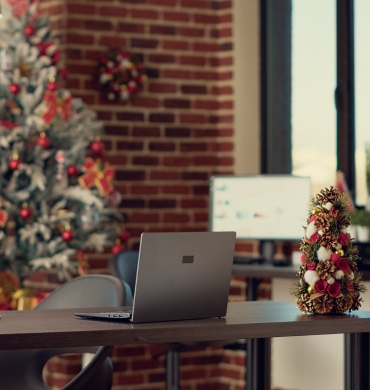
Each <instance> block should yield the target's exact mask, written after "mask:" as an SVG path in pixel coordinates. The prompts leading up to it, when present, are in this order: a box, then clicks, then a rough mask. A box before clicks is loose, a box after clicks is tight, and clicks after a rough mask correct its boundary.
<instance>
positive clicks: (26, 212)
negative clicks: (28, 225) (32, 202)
mask: <svg viewBox="0 0 370 390" xmlns="http://www.w3.org/2000/svg"><path fill="white" fill-rule="evenodd" d="M19 216H20V217H21V218H22V219H24V220H25V221H26V220H27V219H30V218H31V217H32V211H31V209H30V208H29V207H28V206H27V205H23V206H22V209H21V210H20V211H19Z"/></svg>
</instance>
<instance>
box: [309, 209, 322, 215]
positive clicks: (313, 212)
mask: <svg viewBox="0 0 370 390" xmlns="http://www.w3.org/2000/svg"><path fill="white" fill-rule="evenodd" d="M320 212H321V208H320V207H314V208H313V209H312V212H311V214H312V215H317V214H320Z"/></svg>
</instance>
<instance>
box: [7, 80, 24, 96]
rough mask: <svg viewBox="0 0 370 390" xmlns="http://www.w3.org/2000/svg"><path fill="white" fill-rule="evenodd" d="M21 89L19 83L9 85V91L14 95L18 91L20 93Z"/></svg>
mask: <svg viewBox="0 0 370 390" xmlns="http://www.w3.org/2000/svg"><path fill="white" fill-rule="evenodd" d="M20 90H21V87H20V86H19V85H18V84H15V83H13V84H10V86H9V92H10V93H12V94H13V95H16V94H17V93H19V92H20Z"/></svg>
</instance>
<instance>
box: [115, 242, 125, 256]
mask: <svg viewBox="0 0 370 390" xmlns="http://www.w3.org/2000/svg"><path fill="white" fill-rule="evenodd" d="M124 250H125V246H124V245H123V244H121V243H118V244H114V245H113V246H112V253H113V254H114V255H118V253H121V252H124Z"/></svg>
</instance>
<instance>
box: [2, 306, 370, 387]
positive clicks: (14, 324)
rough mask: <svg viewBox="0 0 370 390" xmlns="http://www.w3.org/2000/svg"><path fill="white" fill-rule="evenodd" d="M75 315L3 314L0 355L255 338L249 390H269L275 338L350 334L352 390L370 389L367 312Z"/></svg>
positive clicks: (246, 309) (234, 309)
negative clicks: (141, 319)
mask: <svg viewBox="0 0 370 390" xmlns="http://www.w3.org/2000/svg"><path fill="white" fill-rule="evenodd" d="M81 310H82V309H81ZM85 310H86V309H85ZM75 311H76V309H62V310H39V311H27V312H17V311H8V312H3V313H2V319H1V320H0V350H14V349H27V348H30V349H35V348H56V347H71V346H75V347H81V346H94V345H119V344H147V343H150V344H151V343H153V344H161V343H169V342H198V341H216V340H227V339H235V338H253V339H256V340H257V341H258V342H259V347H260V349H259V351H258V354H257V356H256V359H255V360H254V361H253V366H252V367H251V369H252V370H253V373H254V375H253V377H254V382H253V383H252V386H251V387H250V388H249V389H248V390H270V388H271V379H270V375H271V370H270V368H271V366H270V359H271V356H270V352H271V351H270V346H271V344H270V343H271V340H270V339H271V337H290V336H303V335H315V334H336V333H351V337H352V339H353V343H352V344H351V350H350V351H349V353H350V354H351V357H352V359H353V361H352V366H351V371H350V380H351V387H350V389H351V390H363V389H367V388H370V386H369V384H370V383H369V382H370V381H369V372H368V371H369V370H368V367H369V356H368V346H369V335H368V333H367V332H369V331H370V312H367V311H358V312H355V313H353V314H343V315H327V316H319V315H315V316H313V315H303V314H300V313H299V311H298V310H297V309H296V307H295V305H294V304H293V303H282V302H270V301H263V302H231V303H229V306H228V312H227V316H226V317H225V318H213V319H205V320H189V321H173V322H157V323H148V324H130V323H125V322H110V321H92V320H84V319H80V318H75V316H74V315H73V313H74V312H75ZM364 332H366V333H364Z"/></svg>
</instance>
